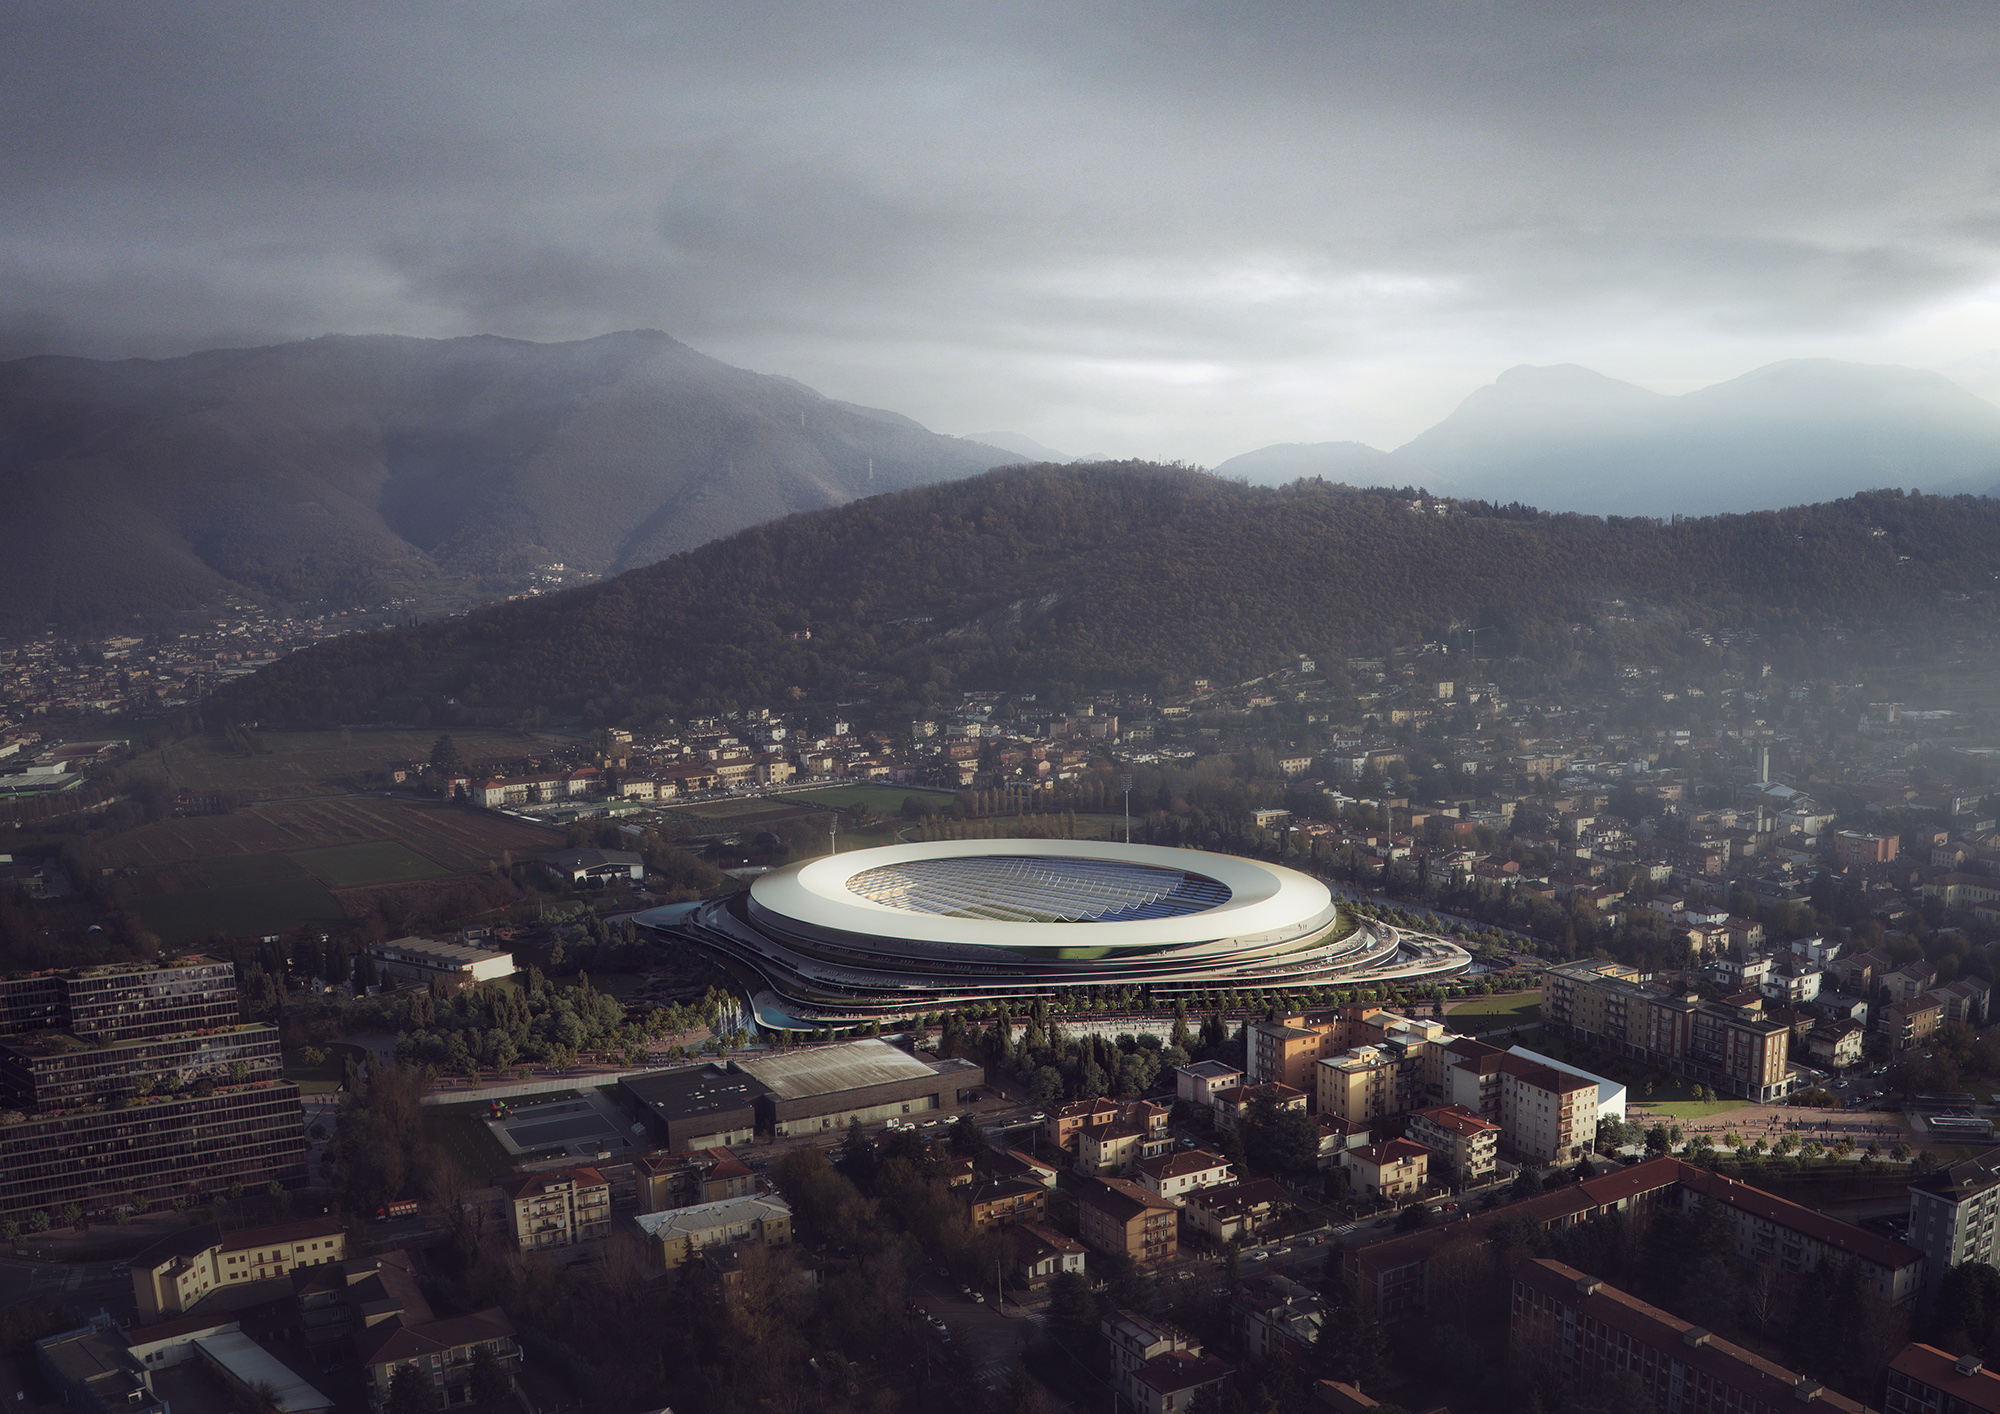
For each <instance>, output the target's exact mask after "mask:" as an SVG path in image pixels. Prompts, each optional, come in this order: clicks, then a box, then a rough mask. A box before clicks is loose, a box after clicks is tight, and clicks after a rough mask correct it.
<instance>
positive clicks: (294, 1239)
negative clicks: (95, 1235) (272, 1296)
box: [132, 1217, 347, 1323]
mask: <svg viewBox="0 0 2000 1414" xmlns="http://www.w3.org/2000/svg"><path fill="white" fill-rule="evenodd" d="M346 1259H347V1234H346V1230H345V1228H344V1227H343V1226H342V1224H341V1221H340V1219H339V1218H337V1217H321V1218H309V1219H307V1220H305V1221H304V1222H296V1223H282V1224H278V1225H276V1226H271V1227H253V1228H246V1229H244V1230H243V1231H241V1232H232V1233H229V1234H227V1235H226V1236H225V1235H224V1234H223V1232H222V1229H220V1228H219V1227H216V1226H214V1225H213V1224H208V1225H205V1226H202V1227H195V1228H189V1229H188V1230H187V1231H185V1232H177V1233H175V1234H173V1235H172V1236H171V1237H167V1238H164V1239H162V1240H161V1241H159V1242H156V1243H154V1244H153V1245H152V1246H151V1247H148V1248H147V1249H146V1250H145V1251H143V1252H141V1253H140V1254H139V1255H138V1256H137V1257H134V1258H133V1259H132V1293H133V1296H134V1297H135V1298H136V1299H137V1303H138V1308H139V1319H140V1321H141V1322H142V1323H151V1322H154V1321H164V1320H167V1319H168V1318H169V1317H173V1316H178V1315H181V1314H183V1313H185V1312H186V1311H188V1310H190V1309H192V1308H193V1307H194V1306H195V1305H196V1304H197V1303H198V1302H200V1301H201V1299H202V1298H203V1297H205V1296H207V1295H208V1294H209V1293H210V1292H211V1291H217V1290H221V1289H222V1288H224V1287H227V1286H229V1285H231V1284H232V1283H245V1282H253V1281H263V1280H265V1279H267V1278H269V1277H282V1276H289V1275H290V1274H291V1273H292V1271H293V1270H294V1269H295V1268H298V1267H317V1266H323V1265H326V1264H328V1263H332V1262H342V1261H345V1260H346Z"/></svg>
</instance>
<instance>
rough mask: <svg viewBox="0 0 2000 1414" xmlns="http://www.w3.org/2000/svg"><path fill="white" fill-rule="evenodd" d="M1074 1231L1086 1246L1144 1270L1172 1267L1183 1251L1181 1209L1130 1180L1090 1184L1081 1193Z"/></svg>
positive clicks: (1092, 1181)
mask: <svg viewBox="0 0 2000 1414" xmlns="http://www.w3.org/2000/svg"><path fill="white" fill-rule="evenodd" d="M1076 1227H1077V1236H1078V1237H1080V1238H1082V1239H1083V1242H1084V1245H1085V1246H1087V1247H1095V1248H1096V1249H1097V1250H1098V1251H1100V1252H1107V1253H1123V1254H1125V1255H1126V1256H1128V1257H1130V1258H1131V1259H1132V1260H1133V1261H1134V1262H1137V1263H1138V1264H1139V1265H1140V1266H1152V1265H1154V1264H1156V1263H1159V1262H1167V1261H1172V1260H1173V1257H1174V1254H1175V1253H1176V1252H1178V1251H1179V1250H1180V1209H1179V1208H1176V1207H1175V1206H1174V1205H1173V1204H1172V1203H1171V1202H1169V1201H1168V1200H1167V1199H1165V1198H1162V1197H1160V1196H1159V1195H1158V1194H1156V1193H1149V1192H1147V1191H1146V1190H1145V1189H1143V1188H1141V1187H1140V1186H1139V1185H1138V1184H1136V1183H1132V1182H1130V1181H1129V1180H1127V1179H1122V1178H1093V1179H1086V1180H1085V1181H1084V1183H1083V1185H1082V1186H1081V1187H1080V1188H1079V1189H1078V1190H1077V1195H1076Z"/></svg>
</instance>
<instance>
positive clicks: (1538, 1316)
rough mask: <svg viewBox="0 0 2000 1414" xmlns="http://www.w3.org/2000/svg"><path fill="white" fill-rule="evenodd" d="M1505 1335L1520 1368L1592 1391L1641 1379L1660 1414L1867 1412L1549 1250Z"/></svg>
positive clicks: (1518, 1284)
mask: <svg viewBox="0 0 2000 1414" xmlns="http://www.w3.org/2000/svg"><path fill="white" fill-rule="evenodd" d="M1508 1337H1509V1341H1510V1343H1511V1345H1512V1347H1513V1350H1514V1354H1515V1357H1516V1358H1517V1359H1518V1360H1520V1361H1521V1362H1522V1364H1523V1365H1525V1366H1535V1365H1542V1366H1545V1367H1546V1368H1548V1369H1550V1370H1552V1371H1554V1372H1555V1374H1556V1375H1557V1377H1558V1378H1559V1379H1561V1380H1562V1382H1563V1384H1564V1385H1566V1386H1574V1387H1575V1388H1577V1389H1579V1390H1582V1391H1593V1390H1599V1389H1603V1388H1605V1387H1606V1386H1608V1385H1609V1384H1610V1382H1611V1381H1612V1380H1613V1379H1615V1378H1617V1377H1618V1376H1621V1375H1630V1376H1633V1377H1635V1378H1637V1379H1638V1380H1639V1381H1640V1382H1641V1383H1642V1384H1643V1385H1644V1386H1645V1387H1646V1391H1647V1393H1648V1394H1650V1395H1651V1396H1652V1400H1653V1405H1654V1407H1655V1408H1656V1409H1657V1410H1659V1414H1709V1411H1711V1410H1718V1409H1728V1410H1734V1411H1739V1414H1789V1411H1791V1410H1793V1409H1796V1408H1797V1407H1798V1406H1799V1405H1800V1404H1801V1403H1805V1402H1811V1403H1812V1404H1814V1405H1816V1406H1821V1407H1824V1408H1826V1409H1829V1410H1832V1411H1835V1414H1868V1411H1867V1407H1866V1406H1865V1405H1863V1404H1861V1403H1859V1402H1858V1401H1856V1400H1852V1399H1849V1398H1847V1397H1846V1396H1845V1395H1841V1394H1836V1393H1835V1392H1833V1391H1832V1390H1829V1389H1827V1388H1825V1387H1824V1386H1822V1385H1820V1384H1819V1383H1818V1382H1817V1381H1815V1380H1810V1379H1808V1378H1807V1377H1805V1376H1804V1375H1800V1374H1798V1373H1797V1372H1795V1371H1792V1370H1787V1369H1785V1368H1784V1367H1783V1366H1782V1365H1777V1364H1774V1363H1773V1362H1771V1361H1769V1360H1766V1359H1764V1358H1763V1357H1762V1356H1759V1355H1753V1354H1751V1353H1750V1352H1749V1351H1747V1350H1745V1349H1743V1348H1742V1347H1741V1346H1738V1345H1733V1344H1731V1343H1730V1342H1729V1341H1726V1340H1722V1339H1720V1338H1718V1337H1717V1336H1715V1335H1714V1334H1713V1333H1712V1332H1710V1331H1707V1330H1704V1329H1702V1328H1701V1327H1699V1326H1696V1325H1693V1324H1691V1323H1689V1322H1687V1321H1684V1320H1682V1319H1680V1317H1678V1316H1675V1315H1671V1314H1669V1313H1668V1312H1666V1311H1662V1310H1660V1309H1659V1308H1658V1307H1657V1306H1649V1305H1647V1304H1646V1303H1645V1302H1643V1301H1641V1300H1639V1299H1638V1298H1637V1297H1635V1296H1631V1295H1628V1294H1627V1293H1625V1292H1623V1291H1620V1290H1619V1289H1618V1288H1617V1287H1615V1286H1611V1285H1609V1284H1607V1283H1605V1282H1603V1281H1600V1280H1599V1279H1598V1278H1596V1277H1593V1276H1586V1275H1585V1274H1584V1273H1582V1272H1580V1271H1577V1270H1576V1269H1575V1268H1574V1267H1566V1266H1564V1265H1563V1264H1562V1263H1561V1262H1557V1261H1554V1260H1551V1259H1550V1258H1547V1257H1542V1258H1536V1259H1533V1260H1529V1261H1525V1262H1522V1263H1521V1264H1520V1265H1519V1266H1518V1267H1517V1268H1516V1269H1515V1273H1514V1280H1513V1307H1512V1312H1511V1319H1510V1321H1509V1325H1508Z"/></svg>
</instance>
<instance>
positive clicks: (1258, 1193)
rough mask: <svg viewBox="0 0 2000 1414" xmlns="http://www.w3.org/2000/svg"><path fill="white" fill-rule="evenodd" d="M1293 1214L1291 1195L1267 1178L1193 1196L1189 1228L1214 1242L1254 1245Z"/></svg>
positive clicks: (1189, 1202) (1189, 1203) (1188, 1210)
mask: <svg viewBox="0 0 2000 1414" xmlns="http://www.w3.org/2000/svg"><path fill="white" fill-rule="evenodd" d="M1291 1210H1292V1199H1291V1195H1290V1194H1288V1193H1286V1192H1285V1190H1284V1189H1283V1188H1282V1187H1280V1186H1279V1185H1278V1184H1277V1183H1275V1182H1273V1181H1272V1180H1271V1179H1268V1178H1250V1179H1245V1180H1244V1181H1243V1182H1241V1183H1229V1184H1224V1185H1223V1186H1222V1187H1220V1188H1203V1189H1199V1190H1197V1191H1196V1192H1193V1193H1190V1194H1189V1195H1188V1199H1187V1206H1186V1207H1185V1208H1183V1209H1182V1213H1183V1215H1184V1216H1185V1217H1186V1218H1187V1225H1188V1226H1189V1227H1191V1228H1193V1229H1194V1230H1195V1231H1196V1232H1201V1233H1206V1234H1207V1235H1208V1236H1209V1238H1210V1239H1211V1240H1212V1241H1215V1242H1252V1241H1255V1240H1256V1239H1257V1237H1258V1236H1259V1235H1260V1234H1261V1233H1264V1232H1266V1231H1268V1230H1269V1229H1271V1228H1273V1227H1275V1226H1277V1224H1278V1223H1280V1222H1281V1221H1283V1220H1284V1217H1285V1215H1286V1214H1287V1213H1289V1212H1290V1211H1291Z"/></svg>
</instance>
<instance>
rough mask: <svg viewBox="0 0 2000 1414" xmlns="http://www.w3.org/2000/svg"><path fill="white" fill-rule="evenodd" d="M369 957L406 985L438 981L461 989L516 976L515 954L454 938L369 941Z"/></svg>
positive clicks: (393, 979)
mask: <svg viewBox="0 0 2000 1414" xmlns="http://www.w3.org/2000/svg"><path fill="white" fill-rule="evenodd" d="M368 956H369V957H370V958H371V959H372V960H373V961H374V963H375V966H376V969H377V970H378V971H379V972H380V973H381V975H382V976H383V977H384V978H386V979H388V980H389V981H391V982H395V983H399V984H401V985H404V986H413V985H428V984H429V983H431V982H437V983H438V984H439V985H441V986H443V987H445V988H447V989H449V990H451V991H454V992H462V991H464V990H465V989H466V988H468V987H476V986H478V985H479V984H480V983H482V982H495V981H498V980H499V979H501V978H502V977H512V976H513V975H514V954H513V953H511V952H502V951H499V950H497V949H494V948H482V947H477V946H474V945H473V944H472V943H469V942H463V941H458V940H453V939H445V940H442V941H441V940H438V939H435V938H414V937H412V938H396V939H393V940H392V941H389V942H386V943H372V944H370V945H369V948H368Z"/></svg>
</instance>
